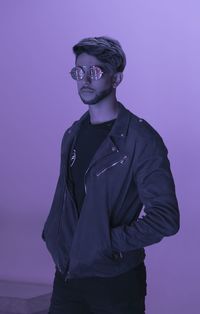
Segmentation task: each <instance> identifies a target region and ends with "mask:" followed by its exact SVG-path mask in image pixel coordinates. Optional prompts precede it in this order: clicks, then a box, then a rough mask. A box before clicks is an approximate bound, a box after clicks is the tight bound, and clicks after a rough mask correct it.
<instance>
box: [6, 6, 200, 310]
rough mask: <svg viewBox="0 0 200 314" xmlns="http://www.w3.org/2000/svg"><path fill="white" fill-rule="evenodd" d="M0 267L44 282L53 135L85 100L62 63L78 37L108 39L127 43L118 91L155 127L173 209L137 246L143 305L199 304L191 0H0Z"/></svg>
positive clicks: (196, 74)
mask: <svg viewBox="0 0 200 314" xmlns="http://www.w3.org/2000/svg"><path fill="white" fill-rule="evenodd" d="M0 21H1V27H0V35H1V38H0V39H1V41H0V43H1V49H0V79H1V82H0V89H1V107H0V117H1V123H0V128H1V130H0V141H1V142H0V143H1V163H0V176H1V186H0V191H1V195H0V247H1V251H0V252H1V256H0V278H1V279H9V280H20V281H27V282H29V281H32V282H46V283H50V282H52V280H53V275H54V265H53V262H52V260H51V257H50V255H49V254H48V252H47V249H46V247H45V245H44V243H43V241H42V239H41V230H42V227H43V224H44V221H45V219H46V216H47V214H48V212H49V208H50V205H51V201H52V197H53V193H54V190H55V185H56V181H57V177H58V171H59V163H60V143H61V138H62V135H63V133H64V131H65V129H66V128H68V127H69V126H70V125H71V124H72V122H73V121H74V120H77V119H78V118H79V117H80V116H81V115H82V114H83V113H84V112H85V111H86V110H87V109H88V106H87V105H84V104H83V103H82V102H81V100H80V99H79V96H78V94H77V89H76V83H75V82H74V81H72V79H71V78H70V76H69V74H68V72H69V71H70V70H71V67H72V66H73V65H74V56H73V54H72V45H74V44H75V43H76V42H77V41H79V40H80V39H81V38H83V37H88V36H101V35H108V36H111V37H114V38H116V39H118V40H119V41H120V42H121V44H122V47H123V48H124V51H125V52H126V55H127V67H126V69H125V72H124V80H123V82H122V84H121V85H120V86H119V88H118V90H117V95H118V99H119V100H120V101H121V102H122V103H123V104H124V105H125V106H126V107H127V108H128V109H129V110H131V111H132V112H134V113H135V114H137V115H139V116H140V117H143V118H144V119H146V120H147V121H148V122H150V123H151V124H152V125H153V126H154V127H155V128H156V129H157V130H158V132H159V133H160V134H161V136H162V137H163V139H164V141H165V143H166V145H167V147H168V150H169V158H170V161H171V168H172V171H173V175H174V179H175V182H176V191H177V197H178V200H179V205H180V211H181V229H180V231H179V233H178V234H177V235H176V236H173V237H169V238H165V239H164V240H162V242H160V243H159V244H155V245H152V246H150V247H148V248H146V253H147V258H146V265H147V271H148V273H147V275H148V277H147V278H148V296H147V313H148V314H160V313H162V314H169V313H170V314H177V313H178V314H179V313H181V314H184V313H185V314H186V313H187V314H188V313H190V314H193V313H194V314H196V313H197V312H198V309H199V307H200V300H199V299H200V298H199V295H200V284H199V282H200V272H199V265H200V251H199V247H200V246H199V239H200V236H199V230H200V228H199V219H200V212H199V210H200V208H199V196H197V193H198V195H199V177H200V176H199V175H200V171H199V160H200V147H199V142H200V137H199V135H200V124H199V113H200V109H199V105H200V89H199V86H200V58H199V56H200V4H199V1H192V0H190V1H183V0H180V1H177V0H173V1H172V0H168V1H160V0H153V1H151V0H147V1H142V0H138V1H133V0H129V1H123V2H122V1H116V0H109V1H106V0H101V2H100V1H94V0H85V1H82V0H79V1H67V0H66V1H64V0H59V1H57V0H55V1H49V0H48V1H47V0H32V1H31V0H30V1H28V0H27V1H25V0H18V1H15V0H13V1H11V0H4V1H2V0H1V2H0Z"/></svg>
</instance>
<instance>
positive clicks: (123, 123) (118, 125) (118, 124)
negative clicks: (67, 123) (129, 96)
mask: <svg viewBox="0 0 200 314" xmlns="http://www.w3.org/2000/svg"><path fill="white" fill-rule="evenodd" d="M118 105H119V113H118V116H117V118H116V121H115V122H114V124H113V127H112V129H111V131H110V132H109V134H108V136H110V137H111V138H116V140H117V138H119V137H120V138H125V137H126V135H127V132H128V126H129V120H130V117H131V113H130V111H129V110H128V109H127V108H125V106H124V105H123V104H122V103H121V102H119V101H118ZM89 118H90V114H89V110H87V111H86V112H85V113H84V114H83V115H82V116H81V117H80V119H79V120H77V121H75V123H74V124H73V125H72V126H71V128H69V130H68V132H69V133H71V135H72V136H74V135H75V134H76V133H77V132H78V130H79V128H80V126H81V123H82V122H83V121H85V120H86V119H89Z"/></svg>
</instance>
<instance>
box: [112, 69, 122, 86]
mask: <svg viewBox="0 0 200 314" xmlns="http://www.w3.org/2000/svg"><path fill="white" fill-rule="evenodd" d="M122 80H123V73H122V72H117V73H115V74H114V76H113V87H114V88H116V87H117V86H118V85H119V84H120V83H121V81H122Z"/></svg>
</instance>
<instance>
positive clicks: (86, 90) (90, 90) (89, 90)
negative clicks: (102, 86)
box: [81, 88, 93, 93]
mask: <svg viewBox="0 0 200 314" xmlns="http://www.w3.org/2000/svg"><path fill="white" fill-rule="evenodd" d="M81 92H86V93H92V92H93V89H89V88H82V89H81Z"/></svg>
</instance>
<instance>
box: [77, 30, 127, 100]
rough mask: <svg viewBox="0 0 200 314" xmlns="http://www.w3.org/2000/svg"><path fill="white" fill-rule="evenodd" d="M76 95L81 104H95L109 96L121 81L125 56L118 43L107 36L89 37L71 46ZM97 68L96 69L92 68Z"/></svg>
mask: <svg viewBox="0 0 200 314" xmlns="http://www.w3.org/2000/svg"><path fill="white" fill-rule="evenodd" d="M73 52H74V54H75V56H76V60H75V64H76V67H75V69H74V70H73V73H72V76H73V77H74V78H75V79H78V80H77V86H78V93H79V96H80V97H81V99H82V101H83V102H84V103H85V104H96V103H98V102H99V101H100V100H102V99H103V98H105V97H107V96H108V95H110V94H111V93H115V88H116V87H117V86H118V85H119V84H120V82H121V81H122V78H123V73H122V72H123V71H124V68H125V66H126V56H125V53H124V51H123V50H122V47H121V45H120V43H119V42H118V41H117V40H115V39H112V38H110V37H106V36H103V37H89V38H84V39H82V40H81V41H79V42H78V43H77V44H76V45H75V46H74V47H73ZM94 66H97V67H94Z"/></svg>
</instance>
